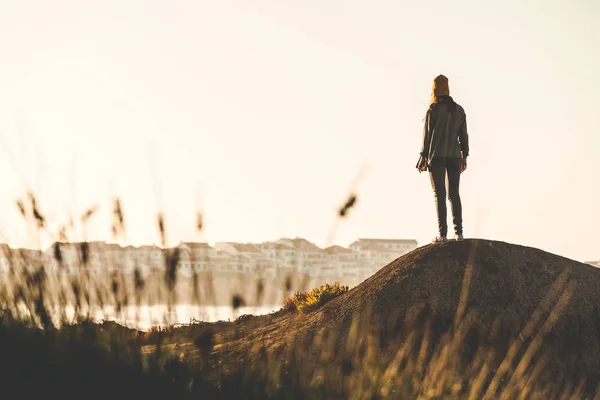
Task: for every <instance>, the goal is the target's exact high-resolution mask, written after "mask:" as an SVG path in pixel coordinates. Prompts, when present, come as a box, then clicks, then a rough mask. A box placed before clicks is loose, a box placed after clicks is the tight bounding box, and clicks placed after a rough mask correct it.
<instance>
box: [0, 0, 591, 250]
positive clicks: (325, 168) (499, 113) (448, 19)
mask: <svg viewBox="0 0 600 400" xmlns="http://www.w3.org/2000/svg"><path fill="white" fill-rule="evenodd" d="M599 20H600V2H598V1H594V0H588V1H561V2H559V1H523V0H510V1H503V2H498V1H479V0H477V1H475V0H473V1H419V2H417V1H410V2H401V1H398V0H386V1H384V0H379V1H369V2H366V1H353V0H318V1H316V0H303V1H298V0H296V1H292V0H270V1H266V0H263V1H258V0H255V1H250V0H238V1H226V0H218V1H211V2H209V1H191V0H190V1H173V0H171V1H133V0H111V1H108V0H102V1H81V0H71V1H58V0H56V1H30V0H19V1H13V0H0V149H1V150H0V177H1V178H2V191H1V193H2V194H1V196H0V230H1V232H2V234H3V235H4V237H5V238H6V240H8V242H9V243H10V244H12V245H15V246H27V245H30V244H31V240H30V239H28V234H27V229H26V225H25V224H24V223H23V222H22V219H21V217H20V215H19V212H18V209H17V207H16V205H15V200H16V199H17V198H21V197H23V196H24V194H25V193H26V190H27V189H28V188H30V189H31V190H33V191H34V192H35V193H36V194H37V195H38V197H39V202H40V205H41V209H42V212H44V213H45V214H47V216H48V217H49V220H50V228H51V229H52V230H54V231H56V229H57V227H58V226H59V225H61V224H63V223H64V222H66V220H67V216H68V213H72V214H73V215H74V216H76V217H78V216H80V215H81V214H82V213H83V212H84V211H85V210H86V209H87V208H89V207H91V206H93V205H95V204H99V205H100V210H99V212H98V213H97V214H96V215H95V216H94V217H93V219H92V220H91V222H90V223H89V224H88V227H87V239H98V240H110V239H111V236H110V226H111V219H110V207H111V204H112V198H113V197H114V196H119V197H121V198H122V199H123V203H124V211H125V218H126V225H127V226H126V228H127V240H128V242H130V243H132V244H134V245H140V244H150V243H153V242H155V243H159V237H158V233H157V230H156V212H157V211H158V210H159V209H160V210H163V211H164V213H165V215H166V226H167V234H168V239H169V244H170V245H174V244H177V243H179V241H180V240H186V241H187V240H202V241H209V242H215V241H242V242H246V241H253V242H260V241H265V240H276V239H278V238H280V237H295V236H301V237H305V238H307V239H309V240H311V241H313V242H315V243H317V244H318V245H321V246H325V245H327V244H329V243H327V237H328V233H329V231H330V228H331V226H332V224H333V222H334V218H335V212H336V210H337V208H338V207H339V206H340V205H341V204H342V203H343V202H344V200H345V198H346V196H347V194H348V191H349V190H350V186H351V185H352V182H353V181H354V179H355V177H356V175H357V174H358V173H359V171H360V170H361V168H362V167H363V166H365V170H364V175H363V178H362V180H360V182H359V184H358V186H357V187H356V190H357V192H358V195H359V198H358V203H357V206H356V209H354V210H352V211H351V212H350V215H349V218H348V219H347V220H345V221H343V222H342V223H341V224H340V226H339V228H338V231H337V236H336V238H335V242H334V243H336V244H341V245H348V244H349V243H350V242H352V241H353V240H354V239H356V238H357V237H385V238H414V239H416V240H418V241H419V244H426V243H427V242H429V241H430V240H431V238H433V237H434V236H435V235H436V233H437V224H436V216H435V207H434V201H433V192H432V190H431V186H430V183H429V178H428V176H427V175H426V174H419V173H418V171H417V170H416V169H415V164H416V161H417V158H418V152H419V150H420V146H421V135H422V120H423V116H424V113H425V110H426V108H427V106H428V101H429V98H430V91H431V82H432V80H433V78H434V77H435V76H436V75H438V74H440V73H443V74H445V75H446V76H448V78H449V81H450V91H451V95H453V97H454V98H455V100H456V101H457V102H458V103H459V104H461V105H462V106H463V107H464V108H465V110H466V113H467V121H468V128H469V135H470V140H471V154H470V157H469V168H468V170H467V171H466V172H465V173H464V174H463V176H462V182H461V191H462V193H461V195H462V200H463V207H464V228H465V235H466V236H468V237H483V238H489V239H496V240H502V241H508V242H512V243H517V244H523V245H527V246H534V247H538V248H541V249H543V250H547V251H550V252H553V253H557V254H560V255H564V256H566V257H570V258H574V259H576V260H580V261H586V260H595V259H600V246H599V245H598V243H600V228H599V226H600V177H599V169H600V167H599V165H600V164H599V163H600V157H599V150H600V116H599V115H600V113H599V112H598V103H597V96H598V93H600V74H598V71H600V28H599V27H598V23H597V21H599ZM197 208H200V209H201V210H202V212H203V213H204V214H205V229H204V231H203V232H202V233H201V234H197V233H196V231H195V212H196V209H197ZM449 224H450V226H451V219H450V218H449ZM82 238H83V232H82V229H81V227H78V228H77V229H76V231H75V232H72V236H71V239H82ZM49 240H50V238H48V237H44V244H45V245H48V244H49Z"/></svg>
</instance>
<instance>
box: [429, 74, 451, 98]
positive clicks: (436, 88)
mask: <svg viewBox="0 0 600 400" xmlns="http://www.w3.org/2000/svg"><path fill="white" fill-rule="evenodd" d="M439 96H450V87H449V86H448V78H446V77H445V76H444V75H438V76H436V77H435V79H434V80H433V87H432V88H431V102H430V103H429V105H432V104H435V103H437V101H438V97H439Z"/></svg>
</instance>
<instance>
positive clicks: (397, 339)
mask: <svg viewBox="0 0 600 400" xmlns="http://www.w3.org/2000/svg"><path fill="white" fill-rule="evenodd" d="M599 295H600V269H597V268H594V267H592V266H589V265H586V264H582V263H579V262H576V261H573V260H569V259H566V258H563V257H560V256H557V255H553V254H550V253H547V252H544V251H541V250H538V249H534V248H528V247H523V246H518V245H513V244H508V243H504V242H498V241H489V240H465V241H464V242H450V243H447V244H444V245H435V246H434V245H427V246H424V247H421V248H419V249H417V250H415V251H413V252H411V253H409V254H406V255H404V256H402V257H400V258H399V259H397V260H395V261H394V262H392V263H390V264H389V265H387V266H385V267H383V268H382V269H381V270H380V271H379V272H377V273H376V274H375V275H373V276H372V277H370V278H369V279H367V280H366V281H364V282H363V283H361V284H360V285H358V286H356V287H355V288H353V289H352V290H350V291H349V292H348V293H346V294H344V295H342V296H340V297H338V298H336V299H334V300H332V301H330V302H329V303H327V304H325V305H324V306H323V307H322V308H321V309H319V310H317V311H314V312H311V313H309V314H298V313H293V312H279V313H277V314H275V315H272V316H269V317H268V318H264V319H262V321H263V322H262V326H260V327H258V328H255V329H251V330H244V331H243V334H241V335H240V336H238V338H237V339H236V340H232V341H231V342H229V343H226V344H223V345H221V346H219V347H218V348H217V349H215V350H216V353H217V354H218V358H219V359H221V360H223V362H224V364H230V365H246V366H248V365H257V363H258V362H260V361H269V360H273V359H274V358H273V357H277V359H278V360H279V361H281V360H284V364H286V363H289V365H292V364H294V365H296V368H294V369H293V370H294V373H295V376H294V378H293V379H295V380H296V381H297V382H302V381H314V379H317V377H316V375H315V371H316V370H320V371H321V372H320V373H318V375H319V376H318V378H319V379H334V380H335V379H338V378H339V379H338V381H339V382H341V383H339V384H340V385H342V386H344V385H347V384H348V383H344V379H343V376H348V375H351V374H352V371H356V370H357V369H358V368H359V367H363V368H364V362H363V364H362V365H358V363H359V362H362V361H359V358H360V357H363V358H365V357H367V356H368V355H369V354H370V353H375V354H374V355H371V357H372V358H375V359H378V360H380V361H383V360H387V361H389V363H388V364H389V365H392V364H394V363H396V364H397V365H395V364H394V365H395V371H399V370H401V369H402V368H405V367H406V366H407V365H408V366H411V365H412V367H411V368H413V369H414V368H417V369H415V371H416V370H421V369H426V370H427V369H429V375H431V373H433V372H435V371H432V369H435V368H437V367H436V365H439V363H440V362H441V361H440V360H445V361H444V363H445V365H446V364H448V363H450V361H448V360H446V359H448V358H449V356H448V354H450V353H452V354H454V355H455V356H454V357H453V358H452V360H451V361H452V365H453V368H454V369H453V370H456V371H460V374H462V375H460V378H457V377H456V376H455V377H454V379H455V380H456V379H458V380H460V379H462V377H464V378H465V379H469V377H468V376H467V375H468V374H475V375H473V376H477V377H478V379H480V380H481V382H482V387H484V388H485V387H489V385H492V387H494V385H497V386H499V387H501V386H503V385H509V386H510V385H513V386H514V387H516V388H518V389H517V390H518V391H522V390H526V388H529V389H531V386H532V385H534V384H535V382H538V381H539V382H542V383H543V382H550V381H553V382H554V383H556V382H559V385H558V388H564V387H565V386H566V385H567V383H568V382H572V384H573V386H570V388H571V389H573V388H574V387H575V386H576V385H577V384H580V386H579V388H580V390H581V391H585V392H588V393H592V392H594V391H595V389H596V387H597V385H598V383H599V381H600V296H599ZM253 324H256V321H255V322H253ZM445 333H449V335H450V336H444V334H445ZM444 348H446V350H448V349H450V350H448V351H442V350H444ZM509 348H510V349H511V350H510V351H509ZM401 349H404V350H402V354H403V355H402V357H400V355H399V354H400V353H401V352H400V351H399V350H401ZM404 353H407V354H414V355H415V357H414V358H411V357H410V356H409V355H406V354H404ZM444 354H446V355H444ZM398 357H400V359H401V360H402V362H400V361H397V362H396V360H397V358H398ZM444 357H446V359H445V358H444ZM325 359H327V360H329V361H334V363H336V364H337V365H338V366H339V371H341V372H339V371H338V370H330V371H325V370H323V368H322V366H323V365H324V360H325ZM411 360H412V361H411ZM503 360H504V364H503V365H502V366H500V365H501V364H502V362H503ZM269 362H270V361H269ZM298 365H300V366H301V368H298ZM290 368H291V367H290ZM406 368H408V367H406ZM482 368H483V369H482ZM484 371H485V372H484ZM498 371H500V372H498ZM285 373H287V372H285ZM385 373H386V374H387V373H390V372H389V368H388V369H386V370H385ZM361 376H362V375H361ZM384 376H386V375H385V374H384ZM390 376H395V375H394V374H392V375H390ZM289 379H292V378H289ZM373 379H375V378H373ZM377 379H379V378H377ZM390 379H391V378H390ZM394 379H395V378H394ZM582 379H585V381H583V380H582ZM338 381H336V382H338ZM352 384H353V385H356V384H357V383H356V382H353V383H352ZM528 385H529V386H528ZM540 385H541V384H540ZM555 386H556V385H555ZM555 389H556V387H555V388H554V389H553V390H555ZM457 390H461V389H460V388H459V389H457ZM479 390H482V389H479ZM490 390H491V389H490ZM565 390H566V389H565ZM482 393H483V392H482ZM488 394H489V393H488Z"/></svg>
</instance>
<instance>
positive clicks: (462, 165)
mask: <svg viewBox="0 0 600 400" xmlns="http://www.w3.org/2000/svg"><path fill="white" fill-rule="evenodd" d="M466 169H467V157H463V158H462V161H461V162H460V173H461V174H462V173H463V172H465V170H466Z"/></svg>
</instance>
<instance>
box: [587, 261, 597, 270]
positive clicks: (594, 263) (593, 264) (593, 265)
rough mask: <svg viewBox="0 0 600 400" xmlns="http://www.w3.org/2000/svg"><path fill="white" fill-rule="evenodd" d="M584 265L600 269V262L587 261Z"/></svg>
mask: <svg viewBox="0 0 600 400" xmlns="http://www.w3.org/2000/svg"><path fill="white" fill-rule="evenodd" d="M584 264H588V265H591V266H592V267H596V268H600V261H586V262H584Z"/></svg>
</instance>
